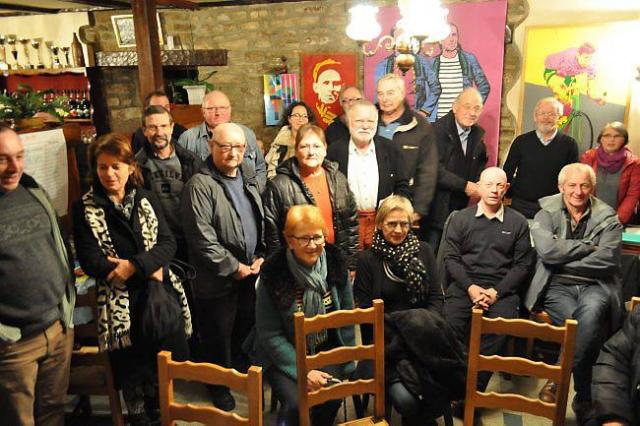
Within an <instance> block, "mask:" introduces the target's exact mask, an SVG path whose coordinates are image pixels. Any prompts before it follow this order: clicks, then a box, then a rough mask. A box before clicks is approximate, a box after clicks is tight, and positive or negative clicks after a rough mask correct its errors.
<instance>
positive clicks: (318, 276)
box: [287, 250, 329, 354]
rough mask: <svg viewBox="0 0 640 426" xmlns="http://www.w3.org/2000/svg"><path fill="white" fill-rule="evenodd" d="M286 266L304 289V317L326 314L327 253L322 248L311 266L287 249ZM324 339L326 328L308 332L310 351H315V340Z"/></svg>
mask: <svg viewBox="0 0 640 426" xmlns="http://www.w3.org/2000/svg"><path fill="white" fill-rule="evenodd" d="M287 266H288V267H289V271H291V275H293V279H294V280H295V282H296V284H298V286H299V287H302V288H303V289H304V294H303V296H302V311H303V312H304V316H305V317H306V318H312V317H314V316H316V315H322V314H326V313H327V312H326V310H325V307H324V300H323V298H324V295H325V293H326V292H327V291H328V290H329V285H328V284H327V255H326V253H325V252H324V250H323V251H322V254H321V255H320V257H319V258H318V260H317V261H316V263H315V265H313V266H311V267H308V266H305V265H303V264H301V263H300V262H298V260H297V259H296V257H295V255H294V254H293V251H291V250H287ZM326 340H327V330H326V329H325V330H322V331H320V332H318V333H310V334H308V335H307V346H308V347H309V351H310V353H311V354H314V353H315V349H316V342H318V341H320V342H324V341H326Z"/></svg>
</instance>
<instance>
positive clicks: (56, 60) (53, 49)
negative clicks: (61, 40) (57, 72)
mask: <svg viewBox="0 0 640 426" xmlns="http://www.w3.org/2000/svg"><path fill="white" fill-rule="evenodd" d="M51 53H52V55H51V59H52V60H53V63H52V64H51V68H60V67H62V64H61V63H60V58H58V54H59V53H60V48H59V47H58V46H56V45H53V46H51Z"/></svg>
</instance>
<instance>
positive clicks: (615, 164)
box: [596, 145, 630, 173]
mask: <svg viewBox="0 0 640 426" xmlns="http://www.w3.org/2000/svg"><path fill="white" fill-rule="evenodd" d="M628 152H630V151H629V148H627V147H626V146H623V147H622V148H621V149H619V150H618V151H616V152H614V153H613V154H607V153H606V152H605V151H604V148H602V145H600V146H599V147H598V149H597V150H596V155H597V158H598V167H602V168H603V169H605V170H606V171H607V173H618V170H620V169H621V168H622V166H623V165H624V160H626V159H627V153H628Z"/></svg>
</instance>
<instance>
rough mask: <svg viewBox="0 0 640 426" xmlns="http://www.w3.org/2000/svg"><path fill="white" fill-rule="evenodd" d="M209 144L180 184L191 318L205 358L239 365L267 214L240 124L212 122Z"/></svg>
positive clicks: (214, 389) (216, 389)
mask: <svg viewBox="0 0 640 426" xmlns="http://www.w3.org/2000/svg"><path fill="white" fill-rule="evenodd" d="M209 149H210V152H211V156H210V157H209V158H207V160H206V162H205V165H204V166H203V167H202V168H201V169H200V171H199V172H198V173H196V174H195V175H194V176H193V177H192V178H191V179H190V180H189V182H188V183H187V185H186V186H185V188H184V191H183V195H182V202H181V210H182V218H183V226H184V233H185V238H186V241H187V247H188V250H189V260H190V262H191V264H192V265H193V266H194V268H195V269H196V272H197V275H196V278H195V280H194V283H193V296H194V302H195V303H194V304H195V310H196V319H197V321H198V322H199V329H200V338H201V345H202V352H203V356H204V358H205V359H204V361H207V362H212V363H215V364H218V365H222V366H224V367H229V368H230V367H235V368H238V369H242V368H243V367H244V366H246V365H247V357H246V355H244V354H243V353H242V350H241V347H240V346H241V344H242V342H243V341H244V340H245V338H246V337H247V335H248V334H249V332H250V331H251V329H252V327H253V324H254V322H255V314H254V306H255V290H254V288H255V287H254V284H255V280H256V278H257V277H258V274H259V273H260V266H261V265H262V261H263V255H264V244H263V218H264V213H263V210H262V200H261V198H260V191H259V188H258V184H257V182H256V174H255V170H254V169H253V167H251V165H250V164H247V161H246V160H243V157H244V154H245V149H246V140H245V134H244V131H243V129H242V127H240V126H239V125H237V124H233V123H221V124H219V125H217V126H216V128H215V130H214V131H213V135H212V138H211V140H210V141H209ZM209 390H210V392H211V397H212V400H213V403H214V405H215V406H216V407H218V408H220V409H221V410H226V411H230V410H232V409H233V408H234V407H235V400H234V399H233V396H232V395H231V393H229V389H228V388H226V387H223V386H211V387H210V388H209Z"/></svg>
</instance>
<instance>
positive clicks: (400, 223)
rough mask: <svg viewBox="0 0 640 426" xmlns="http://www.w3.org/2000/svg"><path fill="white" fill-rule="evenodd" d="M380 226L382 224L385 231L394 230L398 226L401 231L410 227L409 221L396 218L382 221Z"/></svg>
mask: <svg viewBox="0 0 640 426" xmlns="http://www.w3.org/2000/svg"><path fill="white" fill-rule="evenodd" d="M382 226H384V227H385V228H386V229H387V231H395V230H396V228H398V226H399V227H400V229H401V230H403V231H407V230H409V228H411V222H409V221H404V220H401V221H396V220H392V221H389V222H386V221H385V222H382Z"/></svg>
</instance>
